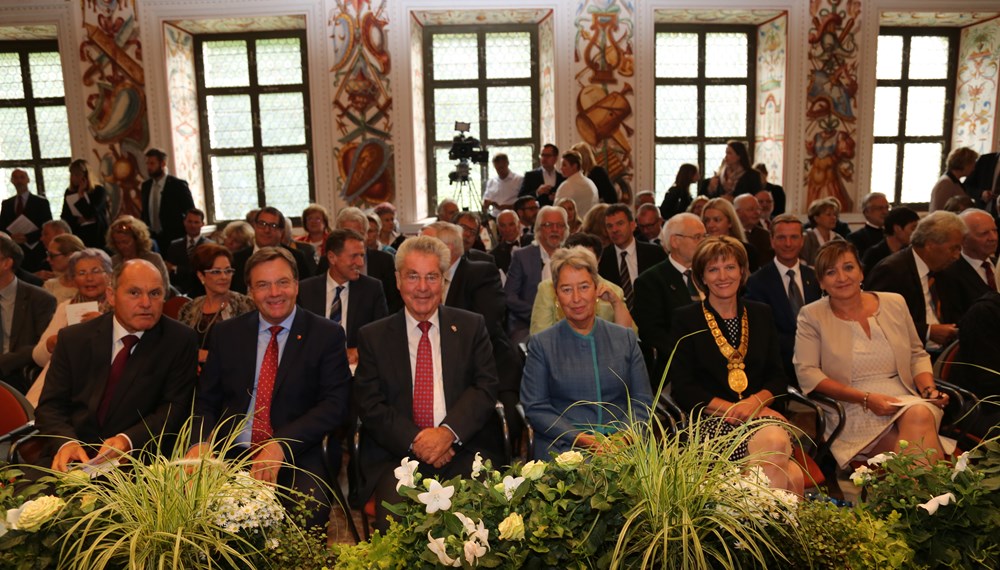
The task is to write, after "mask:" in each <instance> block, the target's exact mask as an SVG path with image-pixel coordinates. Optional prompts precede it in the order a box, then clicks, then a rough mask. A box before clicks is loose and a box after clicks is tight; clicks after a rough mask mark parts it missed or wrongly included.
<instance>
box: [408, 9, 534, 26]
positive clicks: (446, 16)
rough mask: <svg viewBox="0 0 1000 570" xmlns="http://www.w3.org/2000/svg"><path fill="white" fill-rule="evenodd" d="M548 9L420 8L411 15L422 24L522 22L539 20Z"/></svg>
mask: <svg viewBox="0 0 1000 570" xmlns="http://www.w3.org/2000/svg"><path fill="white" fill-rule="evenodd" d="M551 12H552V11H551V10H548V9H503V10H475V9H473V8H471V7H469V8H465V7H463V8H462V9H460V10H421V11H417V12H413V17H414V18H416V19H417V21H418V22H420V24H421V25H424V26H457V25H465V24H522V23H525V22H532V23H534V22H540V21H541V20H542V19H543V18H545V17H546V16H547V15H549V14H551Z"/></svg>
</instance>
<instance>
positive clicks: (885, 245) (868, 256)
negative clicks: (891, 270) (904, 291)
mask: <svg viewBox="0 0 1000 570" xmlns="http://www.w3.org/2000/svg"><path fill="white" fill-rule="evenodd" d="M890 255H892V251H890V250H889V242H887V241H885V240H884V239H883V240H882V241H880V242H878V243H876V244H875V245H873V246H871V247H869V248H868V251H866V252H865V254H864V255H863V256H861V267H862V268H863V269H864V271H865V275H868V274H869V273H871V272H872V270H873V269H875V266H876V265H878V263H879V262H880V261H882V260H883V259H885V258H887V257H889V256H890Z"/></svg>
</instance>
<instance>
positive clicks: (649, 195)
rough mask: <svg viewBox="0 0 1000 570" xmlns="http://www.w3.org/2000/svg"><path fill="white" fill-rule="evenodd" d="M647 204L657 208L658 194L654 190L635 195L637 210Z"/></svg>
mask: <svg viewBox="0 0 1000 570" xmlns="http://www.w3.org/2000/svg"><path fill="white" fill-rule="evenodd" d="M645 204H650V205H652V206H653V207H654V208H655V207H656V193H654V192H653V191H652V190H643V191H642V192H639V193H638V194H636V195H635V208H636V210H638V209H639V208H640V207H642V206H643V205H645Z"/></svg>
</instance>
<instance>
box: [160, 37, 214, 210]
mask: <svg viewBox="0 0 1000 570" xmlns="http://www.w3.org/2000/svg"><path fill="white" fill-rule="evenodd" d="M163 32H164V35H163V37H164V43H165V44H166V45H165V48H166V54H167V58H166V68H167V89H168V90H169V99H170V133H171V138H172V140H173V145H172V148H171V149H170V151H168V152H171V154H173V156H172V157H171V160H172V161H173V165H174V174H175V175H177V176H178V177H180V178H183V179H185V180H187V181H188V186H189V187H190V188H191V194H192V195H193V196H194V202H195V204H204V203H205V187H204V181H203V180H202V175H201V125H200V123H199V121H198V84H197V79H196V77H195V61H194V37H193V36H192V35H191V34H189V33H188V32H186V31H185V30H182V29H180V28H177V27H175V26H172V25H169V24H168V25H165V26H164V27H163ZM163 146H166V144H165V143H164V145H163Z"/></svg>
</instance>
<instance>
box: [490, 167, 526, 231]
mask: <svg viewBox="0 0 1000 570" xmlns="http://www.w3.org/2000/svg"><path fill="white" fill-rule="evenodd" d="M493 170H496V172H497V175H496V176H494V177H493V178H490V179H489V180H487V181H486V189H485V190H484V191H483V211H484V212H489V213H490V215H491V216H494V217H496V215H497V214H498V213H500V211H501V210H504V209H509V208H512V207H513V206H514V202H515V201H517V193H518V191H519V190H521V183H522V182H523V180H524V178H523V177H522V176H521V175H520V174H516V173H514V172H511V170H510V159H509V158H508V157H507V155H506V154H504V153H502V152H498V153H497V154H495V155H493Z"/></svg>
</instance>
